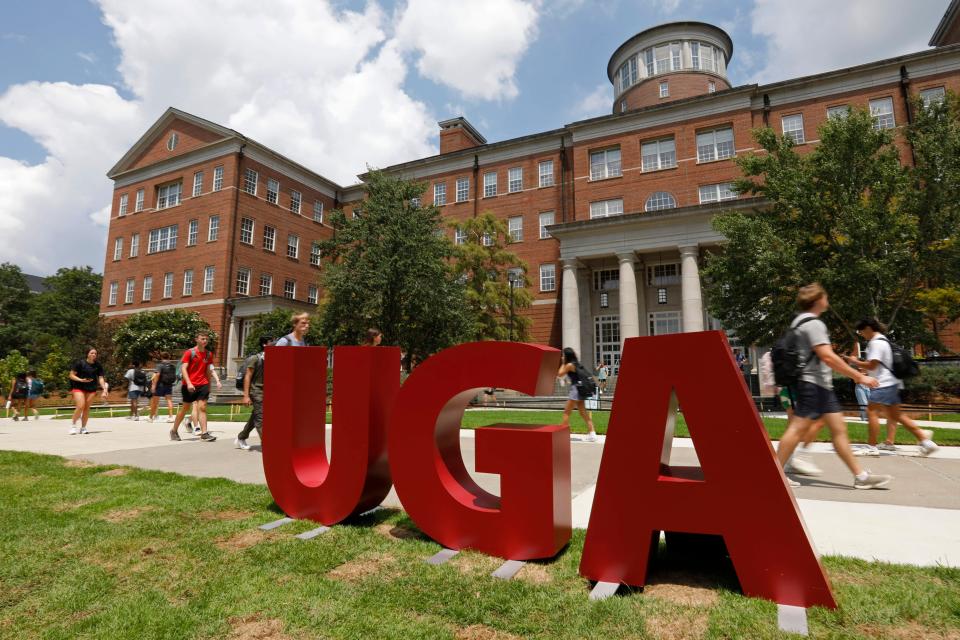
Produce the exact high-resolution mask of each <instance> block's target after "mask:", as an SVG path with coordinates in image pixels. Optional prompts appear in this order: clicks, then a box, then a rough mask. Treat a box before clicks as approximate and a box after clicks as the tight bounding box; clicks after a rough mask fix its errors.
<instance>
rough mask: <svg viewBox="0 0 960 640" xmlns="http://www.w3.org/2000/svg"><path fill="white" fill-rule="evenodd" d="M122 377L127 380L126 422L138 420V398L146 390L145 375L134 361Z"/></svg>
mask: <svg viewBox="0 0 960 640" xmlns="http://www.w3.org/2000/svg"><path fill="white" fill-rule="evenodd" d="M123 377H124V378H125V379H126V380H127V400H129V401H130V415H129V416H127V420H139V419H140V396H141V395H143V391H144V389H146V388H147V374H146V372H145V371H144V370H143V369H141V368H140V363H139V362H137V361H136V360H134V361H133V362H131V363H130V368H129V369H127V372H126V373H125V374H123Z"/></svg>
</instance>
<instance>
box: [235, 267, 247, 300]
mask: <svg viewBox="0 0 960 640" xmlns="http://www.w3.org/2000/svg"><path fill="white" fill-rule="evenodd" d="M237 295H238V296H247V295H250V269H247V268H246V267H241V268H240V269H237Z"/></svg>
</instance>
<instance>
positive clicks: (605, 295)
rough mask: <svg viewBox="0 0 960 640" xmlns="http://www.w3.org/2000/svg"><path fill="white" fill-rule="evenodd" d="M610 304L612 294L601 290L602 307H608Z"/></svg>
mask: <svg viewBox="0 0 960 640" xmlns="http://www.w3.org/2000/svg"><path fill="white" fill-rule="evenodd" d="M609 306H610V294H609V293H607V292H606V291H601V292H600V308H601V309H606V308H607V307H609Z"/></svg>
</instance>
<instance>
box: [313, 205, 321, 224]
mask: <svg viewBox="0 0 960 640" xmlns="http://www.w3.org/2000/svg"><path fill="white" fill-rule="evenodd" d="M313 221H314V222H323V201H321V200H314V201H313Z"/></svg>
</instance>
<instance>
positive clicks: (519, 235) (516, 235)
mask: <svg viewBox="0 0 960 640" xmlns="http://www.w3.org/2000/svg"><path fill="white" fill-rule="evenodd" d="M507 230H508V235H509V237H510V242H523V216H511V217H509V218H507Z"/></svg>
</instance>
